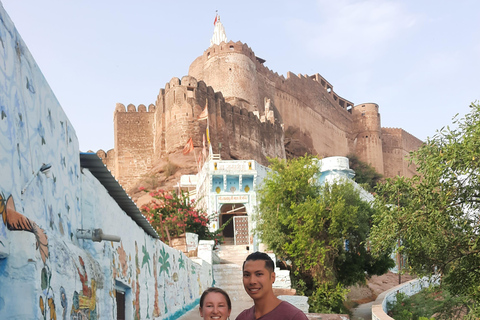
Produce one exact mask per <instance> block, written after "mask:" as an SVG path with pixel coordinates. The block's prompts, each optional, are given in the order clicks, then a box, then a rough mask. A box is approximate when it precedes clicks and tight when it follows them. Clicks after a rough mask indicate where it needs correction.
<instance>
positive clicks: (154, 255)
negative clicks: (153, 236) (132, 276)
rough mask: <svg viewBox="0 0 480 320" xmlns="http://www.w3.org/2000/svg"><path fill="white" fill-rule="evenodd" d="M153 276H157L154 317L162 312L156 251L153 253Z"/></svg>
mask: <svg viewBox="0 0 480 320" xmlns="http://www.w3.org/2000/svg"><path fill="white" fill-rule="evenodd" d="M153 277H154V278H155V302H154V303H153V314H152V316H153V317H154V318H158V317H160V315H161V314H162V313H161V312H160V307H159V306H158V276H157V259H156V253H154V254H153Z"/></svg>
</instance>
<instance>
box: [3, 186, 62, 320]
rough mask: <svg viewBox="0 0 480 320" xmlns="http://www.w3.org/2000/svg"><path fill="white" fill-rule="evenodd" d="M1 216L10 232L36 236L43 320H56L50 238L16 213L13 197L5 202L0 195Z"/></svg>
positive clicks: (35, 225)
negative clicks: (39, 259) (50, 261)
mask: <svg viewBox="0 0 480 320" xmlns="http://www.w3.org/2000/svg"><path fill="white" fill-rule="evenodd" d="M0 215H1V217H2V222H3V225H4V226H5V227H6V228H7V229H8V230H10V231H26V232H30V233H33V234H34V236H35V242H36V249H37V250H39V252H40V257H41V259H42V262H43V265H44V266H43V268H42V271H41V277H40V280H41V288H42V293H41V294H40V297H39V307H40V311H41V313H42V316H43V319H47V318H48V319H50V320H52V319H55V320H56V319H57V315H56V310H55V296H54V294H53V288H52V286H51V279H52V272H51V270H50V267H49V266H48V265H47V259H48V258H49V251H48V237H47V235H46V233H45V231H44V230H43V229H42V228H40V227H39V226H38V225H37V224H36V223H35V222H34V221H32V220H31V219H29V218H27V217H25V216H24V215H23V214H21V213H19V212H18V211H16V208H15V201H14V199H13V197H12V195H10V196H8V198H7V199H6V200H5V195H4V194H3V193H0ZM5 238H6V234H5ZM2 245H3V243H2Z"/></svg>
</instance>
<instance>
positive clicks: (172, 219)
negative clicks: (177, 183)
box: [140, 188, 230, 245]
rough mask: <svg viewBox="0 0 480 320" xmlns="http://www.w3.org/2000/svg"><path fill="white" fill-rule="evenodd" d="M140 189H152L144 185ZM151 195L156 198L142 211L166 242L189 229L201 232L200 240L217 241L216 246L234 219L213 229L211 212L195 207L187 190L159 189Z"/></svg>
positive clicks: (144, 206)
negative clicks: (221, 234)
mask: <svg viewBox="0 0 480 320" xmlns="http://www.w3.org/2000/svg"><path fill="white" fill-rule="evenodd" d="M140 190H142V191H145V192H148V190H146V189H144V188H140ZM150 196H152V197H153V199H152V201H150V202H149V203H148V204H146V205H143V206H142V207H141V208H140V210H141V211H142V214H143V215H144V216H145V218H146V219H147V220H148V222H150V224H151V225H152V227H153V228H154V229H155V231H157V233H158V235H159V236H160V237H161V238H162V241H164V242H166V243H167V242H168V241H169V238H171V237H178V236H180V235H182V234H184V233H185V232H191V233H196V234H198V238H199V240H215V244H216V245H217V244H220V242H221V241H222V240H223V238H222V237H221V236H220V233H221V232H222V231H223V229H224V228H225V227H226V226H227V224H228V223H229V222H230V221H228V222H227V223H225V224H224V225H223V226H222V228H220V229H219V230H217V231H215V232H210V230H209V229H208V224H209V222H210V218H209V217H208V215H207V213H206V212H205V211H203V210H201V209H197V208H195V200H190V199H189V197H188V194H187V193H186V192H184V191H183V190H182V191H181V192H180V193H177V192H175V191H171V192H168V191H164V190H156V191H152V192H150Z"/></svg>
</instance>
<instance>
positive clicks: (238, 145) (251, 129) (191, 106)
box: [157, 76, 285, 164]
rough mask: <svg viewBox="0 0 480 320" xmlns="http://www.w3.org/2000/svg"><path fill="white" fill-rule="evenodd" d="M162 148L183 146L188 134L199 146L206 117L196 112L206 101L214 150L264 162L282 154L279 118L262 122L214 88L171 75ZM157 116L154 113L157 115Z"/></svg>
mask: <svg viewBox="0 0 480 320" xmlns="http://www.w3.org/2000/svg"><path fill="white" fill-rule="evenodd" d="M162 100H164V101H165V115H164V117H165V121H164V125H163V124H162V125H163V126H164V127H165V128H166V129H165V152H166V153H172V152H175V151H178V149H180V148H183V147H184V145H185V142H186V141H187V140H188V139H189V138H190V137H192V139H193V144H194V146H195V147H199V148H200V147H202V145H203V135H204V134H205V132H206V126H207V120H200V121H199V120H198V116H199V115H200V113H201V112H202V111H203V110H204V108H205V106H206V105H207V104H208V114H209V119H208V123H209V125H210V131H209V132H210V141H211V144H212V149H213V152H214V153H221V155H222V158H223V159H240V158H244V157H245V156H246V155H249V156H250V158H251V159H254V160H257V161H259V162H261V163H264V164H265V163H266V162H267V160H266V157H267V156H269V157H280V158H284V157H285V151H284V148H283V129H282V126H281V123H280V122H278V121H277V122H273V123H271V122H269V121H266V122H262V121H260V119H259V117H258V116H256V115H255V114H254V113H253V112H251V111H248V110H247V109H245V108H240V107H238V106H232V105H230V104H229V103H227V102H226V101H225V99H224V97H223V95H222V93H219V92H214V91H213V88H212V87H207V86H206V85H205V83H204V82H203V81H200V82H197V80H196V79H195V78H193V77H191V76H185V77H183V78H182V80H181V81H180V80H179V79H178V78H173V79H172V80H171V81H170V82H169V83H168V85H167V86H166V88H165V91H164V98H161V97H159V98H158V99H157V101H162ZM159 116H161V115H160V114H159V113H157V117H159Z"/></svg>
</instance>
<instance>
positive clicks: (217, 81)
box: [189, 41, 383, 173]
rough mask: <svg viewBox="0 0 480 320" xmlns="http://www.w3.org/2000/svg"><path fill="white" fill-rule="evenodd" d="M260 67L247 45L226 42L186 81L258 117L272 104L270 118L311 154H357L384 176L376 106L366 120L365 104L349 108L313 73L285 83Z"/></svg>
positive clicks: (194, 68) (210, 50)
mask: <svg viewBox="0 0 480 320" xmlns="http://www.w3.org/2000/svg"><path fill="white" fill-rule="evenodd" d="M264 62H265V61H264V60H263V59H261V58H258V57H256V56H255V54H254V53H253V51H252V50H251V49H250V48H249V47H248V46H247V45H246V44H242V43H240V42H235V43H234V42H232V41H231V42H229V43H221V44H219V45H214V46H212V47H210V48H208V49H207V50H206V51H205V52H204V53H203V55H202V56H200V57H198V58H197V59H196V60H195V61H194V62H193V63H192V65H191V66H190V69H189V75H191V76H193V77H196V78H197V79H199V80H203V81H205V82H206V83H207V84H208V85H211V86H212V87H213V88H214V90H215V91H220V92H222V94H223V95H224V96H225V99H226V100H228V101H230V102H231V103H232V104H238V105H242V106H244V107H246V108H248V109H249V110H252V111H258V112H259V113H260V114H262V111H263V101H265V100H266V99H268V100H271V101H272V104H273V105H274V106H275V118H276V119H278V120H279V121H281V122H282V123H283V124H284V128H285V130H289V129H290V128H291V129H294V131H298V129H300V132H301V134H302V135H303V136H306V137H308V138H309V140H310V141H312V146H311V147H312V151H313V153H316V154H318V155H320V156H337V155H338V156H346V155H347V154H349V153H356V154H359V157H360V158H361V159H363V160H364V161H367V162H369V163H371V164H372V165H373V166H374V167H375V168H376V169H377V171H378V172H380V173H383V155H382V141H381V130H380V129H381V126H380V114H379V112H378V106H376V105H375V104H366V105H367V109H369V110H370V108H371V106H373V105H375V106H376V107H372V108H373V109H375V110H372V111H368V112H367V113H366V115H365V112H362V110H364V109H365V104H364V105H361V106H354V104H353V102H351V101H349V100H347V99H344V98H342V97H341V96H340V95H338V94H337V93H336V92H335V91H334V90H333V86H332V85H331V84H330V83H329V82H328V81H327V80H326V79H325V78H323V77H322V76H321V75H319V74H318V73H317V74H315V75H313V76H306V75H301V74H299V75H295V74H293V73H291V72H288V73H287V77H286V78H285V77H284V76H280V75H278V74H277V73H275V72H273V71H271V70H270V69H268V68H267V67H265V66H264ZM236 98H237V99H236ZM356 109H360V111H359V112H358V113H359V114H360V116H356V115H355V112H354V111H355V110H356ZM362 114H363V116H362ZM366 119H368V120H366ZM365 137H368V138H365Z"/></svg>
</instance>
